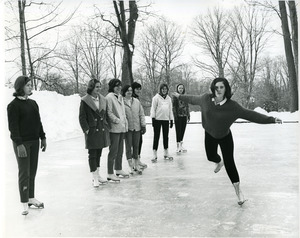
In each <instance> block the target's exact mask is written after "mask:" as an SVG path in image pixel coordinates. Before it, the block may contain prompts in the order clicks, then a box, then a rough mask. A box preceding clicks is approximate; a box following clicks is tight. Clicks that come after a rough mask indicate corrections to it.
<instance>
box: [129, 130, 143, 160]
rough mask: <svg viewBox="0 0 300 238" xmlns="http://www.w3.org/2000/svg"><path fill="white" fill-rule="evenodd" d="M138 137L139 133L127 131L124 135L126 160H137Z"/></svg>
mask: <svg viewBox="0 0 300 238" xmlns="http://www.w3.org/2000/svg"><path fill="white" fill-rule="evenodd" d="M140 135H141V132H140V131H128V132H126V133H125V145H126V158H127V159H138V148H139V143H140Z"/></svg>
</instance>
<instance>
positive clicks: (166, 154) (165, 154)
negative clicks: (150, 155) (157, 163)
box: [164, 149, 173, 161]
mask: <svg viewBox="0 0 300 238" xmlns="http://www.w3.org/2000/svg"><path fill="white" fill-rule="evenodd" d="M164 159H165V160H170V161H171V160H173V157H172V156H169V150H168V149H164Z"/></svg>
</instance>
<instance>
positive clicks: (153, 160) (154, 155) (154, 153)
mask: <svg viewBox="0 0 300 238" xmlns="http://www.w3.org/2000/svg"><path fill="white" fill-rule="evenodd" d="M151 162H152V163H156V162H157V150H153V159H152V160H151Z"/></svg>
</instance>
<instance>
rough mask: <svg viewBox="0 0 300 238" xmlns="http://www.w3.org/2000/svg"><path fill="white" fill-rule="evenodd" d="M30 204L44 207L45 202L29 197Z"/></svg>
mask: <svg viewBox="0 0 300 238" xmlns="http://www.w3.org/2000/svg"><path fill="white" fill-rule="evenodd" d="M28 206H29V207H31V206H34V207H36V208H44V203H42V202H40V201H39V200H37V199H35V198H29V201H28Z"/></svg>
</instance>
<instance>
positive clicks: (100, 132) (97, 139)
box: [79, 94, 110, 149]
mask: <svg viewBox="0 0 300 238" xmlns="http://www.w3.org/2000/svg"><path fill="white" fill-rule="evenodd" d="M99 101H100V102H99V109H98V108H97V106H96V104H95V103H94V101H93V99H92V96H91V95H89V94H87V95H85V96H84V97H82V98H81V103H80V110H79V122H80V126H81V128H82V130H83V132H84V135H85V148H86V149H102V148H104V147H107V146H109V145H110V138H109V125H108V123H107V114H106V110H107V101H106V99H105V97H103V96H102V95H100V94H99ZM86 131H89V132H88V134H86Z"/></svg>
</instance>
